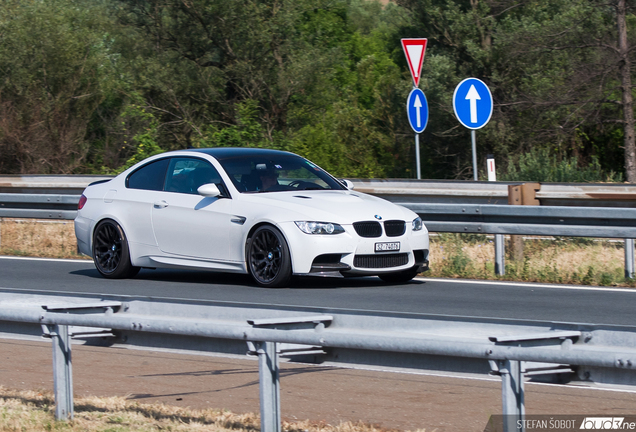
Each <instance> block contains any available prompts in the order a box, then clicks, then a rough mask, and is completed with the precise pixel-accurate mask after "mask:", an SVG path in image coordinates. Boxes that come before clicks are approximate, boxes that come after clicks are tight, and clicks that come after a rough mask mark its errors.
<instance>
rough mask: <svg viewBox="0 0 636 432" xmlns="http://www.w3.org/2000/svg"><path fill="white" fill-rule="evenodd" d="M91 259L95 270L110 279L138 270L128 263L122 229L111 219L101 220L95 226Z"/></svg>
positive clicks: (126, 244)
mask: <svg viewBox="0 0 636 432" xmlns="http://www.w3.org/2000/svg"><path fill="white" fill-rule="evenodd" d="M93 261H94V262H95V267H96V268H97V271H99V272H100V273H101V274H102V276H104V277H106V278H110V279H123V278H128V277H132V276H134V275H136V274H137V273H138V272H139V267H133V265H132V264H131V263H130V253H129V251H128V241H127V240H126V235H125V234H124V231H123V230H122V229H121V227H120V226H119V224H117V223H116V222H115V221H112V220H103V221H101V222H100V223H98V224H97V226H96V227H95V232H94V234H93Z"/></svg>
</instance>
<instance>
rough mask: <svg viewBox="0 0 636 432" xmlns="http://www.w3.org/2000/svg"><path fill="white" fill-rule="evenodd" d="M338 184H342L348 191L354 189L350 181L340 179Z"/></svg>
mask: <svg viewBox="0 0 636 432" xmlns="http://www.w3.org/2000/svg"><path fill="white" fill-rule="evenodd" d="M340 183H342V184H343V185H344V187H346V188H347V189H349V190H353V188H354V185H353V182H352V181H351V180H347V179H340Z"/></svg>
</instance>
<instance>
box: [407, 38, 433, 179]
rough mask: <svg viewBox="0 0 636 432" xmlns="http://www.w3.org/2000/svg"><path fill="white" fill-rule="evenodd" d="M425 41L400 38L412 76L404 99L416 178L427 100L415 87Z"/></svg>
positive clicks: (418, 77)
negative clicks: (411, 138) (413, 153)
mask: <svg viewBox="0 0 636 432" xmlns="http://www.w3.org/2000/svg"><path fill="white" fill-rule="evenodd" d="M426 42H427V39H425V38H413V39H402V49H403V50H404V55H405V56H406V62H407V63H408V65H409V70H410V71H411V77H412V78H413V90H412V91H411V93H409V97H408V99H407V100H406V113H407V114H408V118H409V123H410V124H411V128H412V129H413V131H414V132H415V161H416V165H417V178H418V180H419V179H421V178H422V172H421V169H420V133H421V132H422V131H423V130H424V129H425V128H426V124H427V123H428V102H427V101H426V96H424V92H422V90H420V89H419V88H418V87H417V86H418V85H419V83H420V73H421V72H422V62H423V61H424V53H425V52H426Z"/></svg>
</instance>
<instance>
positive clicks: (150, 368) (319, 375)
mask: <svg viewBox="0 0 636 432" xmlns="http://www.w3.org/2000/svg"><path fill="white" fill-rule="evenodd" d="M0 352H2V362H1V363H0V385H3V386H5V387H8V388H14V389H26V390H49V391H51V390H53V372H52V358H51V345H50V342H48V341H43V342H35V341H18V340H10V339H0ZM281 369H282V372H281V411H282V416H283V418H284V419H287V420H305V419H309V420H312V421H314V422H316V423H320V422H326V423H329V424H332V425H336V424H339V423H340V422H344V421H353V422H355V421H363V422H366V423H371V424H375V425H378V426H381V427H385V428H390V429H400V430H417V429H425V430H426V431H440V432H441V431H483V430H484V427H485V425H486V421H487V420H488V418H489V416H490V415H491V414H501V387H500V382H499V381H498V380H497V379H492V380H474V379H465V378H450V377H442V376H430V375H417V374H405V373H393V372H378V371H367V370H355V369H341V368H333V367H321V366H314V365H299V364H289V363H283V364H282V365H281ZM73 386H74V393H75V395H76V396H89V395H90V396H126V397H128V398H129V399H132V400H136V401H139V402H140V403H153V402H161V403H165V404H168V405H175V406H183V407H191V408H218V409H226V410H229V411H232V412H234V413H249V412H255V413H258V412H259V409H260V408H259V392H258V365H257V362H256V361H255V360H251V359H248V358H247V357H246V358H226V357H211V356H199V355H186V354H179V353H166V352H154V351H138V350H132V349H126V348H98V347H89V346H83V345H74V346H73ZM526 410H527V413H528V414H545V415H559V414H593V415H597V414H603V415H627V414H633V413H635V412H636V393H625V392H614V391H605V390H596V389H589V388H572V387H563V386H556V385H538V384H527V385H526Z"/></svg>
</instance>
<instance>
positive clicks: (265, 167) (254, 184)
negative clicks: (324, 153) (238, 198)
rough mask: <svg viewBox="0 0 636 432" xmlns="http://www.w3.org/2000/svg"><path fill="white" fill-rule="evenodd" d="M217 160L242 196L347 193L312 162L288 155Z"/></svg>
mask: <svg viewBox="0 0 636 432" xmlns="http://www.w3.org/2000/svg"><path fill="white" fill-rule="evenodd" d="M217 160H218V161H219V162H220V163H221V165H222V166H223V169H224V170H225V172H226V173H227V174H228V175H229V176H230V178H231V179H232V182H233V183H234V185H235V186H236V188H237V189H238V190H239V191H241V192H275V191H296V190H309V189H316V190H343V189H344V186H343V185H342V184H340V182H338V181H337V180H336V179H334V178H333V177H331V175H329V174H327V173H326V172H325V171H323V170H322V169H320V168H318V167H317V166H316V165H315V164H313V163H312V162H310V161H308V160H306V159H304V158H301V157H299V156H296V155H290V154H288V153H268V154H266V155H259V154H245V155H237V156H232V157H225V158H220V157H217Z"/></svg>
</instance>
